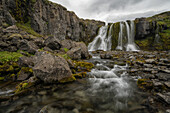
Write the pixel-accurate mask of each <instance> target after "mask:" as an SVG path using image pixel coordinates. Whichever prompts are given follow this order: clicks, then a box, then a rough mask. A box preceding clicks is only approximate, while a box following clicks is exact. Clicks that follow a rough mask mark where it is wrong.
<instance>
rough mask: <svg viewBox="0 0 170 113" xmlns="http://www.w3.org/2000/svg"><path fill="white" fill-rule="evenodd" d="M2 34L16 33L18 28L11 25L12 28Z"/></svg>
mask: <svg viewBox="0 0 170 113" xmlns="http://www.w3.org/2000/svg"><path fill="white" fill-rule="evenodd" d="M3 32H4V33H17V32H18V28H17V26H16V25H12V26H9V27H7V28H6V29H5V30H4V31H3Z"/></svg>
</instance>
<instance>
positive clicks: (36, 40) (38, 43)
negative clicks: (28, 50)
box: [33, 38, 45, 48]
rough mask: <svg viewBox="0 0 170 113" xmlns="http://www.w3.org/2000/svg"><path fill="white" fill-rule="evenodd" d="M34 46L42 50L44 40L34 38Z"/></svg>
mask: <svg viewBox="0 0 170 113" xmlns="http://www.w3.org/2000/svg"><path fill="white" fill-rule="evenodd" d="M33 42H34V43H35V45H36V46H38V47H39V48H43V47H44V46H45V45H44V40H43V39H42V38H35V39H34V41H33Z"/></svg>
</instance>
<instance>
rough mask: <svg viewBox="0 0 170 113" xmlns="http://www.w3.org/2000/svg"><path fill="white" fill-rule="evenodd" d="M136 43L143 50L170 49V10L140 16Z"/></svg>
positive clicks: (137, 24)
mask: <svg viewBox="0 0 170 113" xmlns="http://www.w3.org/2000/svg"><path fill="white" fill-rule="evenodd" d="M135 23H136V36H135V39H136V43H137V44H138V46H139V47H140V48H141V49H142V50H170V12H165V13H162V14H158V15H155V16H153V17H149V18H138V19H136V20H135Z"/></svg>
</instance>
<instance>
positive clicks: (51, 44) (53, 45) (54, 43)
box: [44, 36, 61, 50]
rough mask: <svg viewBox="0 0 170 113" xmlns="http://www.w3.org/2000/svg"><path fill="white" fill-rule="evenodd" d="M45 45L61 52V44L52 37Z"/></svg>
mask: <svg viewBox="0 0 170 113" xmlns="http://www.w3.org/2000/svg"><path fill="white" fill-rule="evenodd" d="M44 44H45V45H46V46H47V47H49V48H50V49H52V50H59V49H60V48H61V42H60V40H58V39H57V38H55V37H53V36H50V37H48V38H47V39H46V40H45V42H44Z"/></svg>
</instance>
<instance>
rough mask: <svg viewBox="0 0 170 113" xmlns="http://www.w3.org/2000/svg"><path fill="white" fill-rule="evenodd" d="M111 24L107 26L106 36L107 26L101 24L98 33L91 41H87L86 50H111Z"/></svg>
mask: <svg viewBox="0 0 170 113" xmlns="http://www.w3.org/2000/svg"><path fill="white" fill-rule="evenodd" d="M112 26H113V24H112V25H111V26H110V28H109V34H108V36H107V28H108V26H102V27H101V28H100V30H99V34H98V35H97V36H96V37H95V39H94V40H93V42H91V43H89V46H88V50H89V51H96V50H104V51H108V50H111V46H112Z"/></svg>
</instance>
